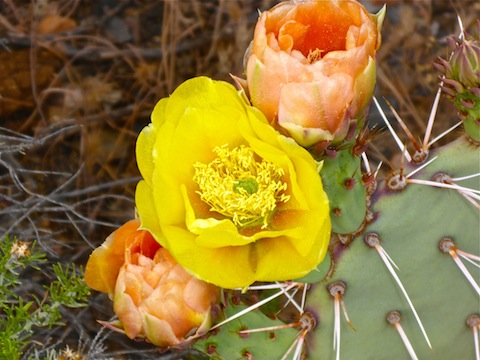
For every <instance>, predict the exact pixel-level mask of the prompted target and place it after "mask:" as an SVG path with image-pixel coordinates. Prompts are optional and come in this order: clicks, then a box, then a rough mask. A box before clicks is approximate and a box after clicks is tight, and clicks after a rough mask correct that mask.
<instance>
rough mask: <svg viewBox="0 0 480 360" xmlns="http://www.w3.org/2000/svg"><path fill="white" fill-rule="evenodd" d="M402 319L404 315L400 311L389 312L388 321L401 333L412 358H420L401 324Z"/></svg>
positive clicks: (415, 359)
mask: <svg viewBox="0 0 480 360" xmlns="http://www.w3.org/2000/svg"><path fill="white" fill-rule="evenodd" d="M401 320H402V317H401V315H400V313H399V312H398V311H390V312H389V313H388V314H387V322H388V323H389V324H391V325H393V326H395V328H396V329H397V331H398V333H399V334H400V337H401V338H402V341H403V344H404V345H405V347H406V348H407V351H408V353H409V354H410V357H411V358H412V360H418V357H417V355H416V354H415V351H414V350H413V346H412V344H411V343H410V341H409V340H408V337H407V334H405V331H403V328H402V325H400V321H401Z"/></svg>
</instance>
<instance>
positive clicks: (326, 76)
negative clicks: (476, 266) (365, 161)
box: [246, 0, 384, 146]
mask: <svg viewBox="0 0 480 360" xmlns="http://www.w3.org/2000/svg"><path fill="white" fill-rule="evenodd" d="M383 17H384V9H382V10H381V11H380V12H379V13H378V14H377V15H371V14H369V13H368V12H367V11H366V9H365V8H364V7H363V6H362V5H361V4H359V3H358V2H357V1H355V0H348V1H335V0H330V1H328V0H327V1H315V0H305V1H288V2H282V3H280V4H278V5H277V6H275V7H273V8H272V9H271V10H269V11H265V12H263V13H262V14H261V16H260V19H259V21H258V23H257V26H256V28H255V34H254V38H253V42H252V45H251V49H250V54H247V64H246V74H247V82H248V90H249V94H250V100H251V102H252V103H253V105H254V106H256V107H258V108H259V109H260V110H262V111H263V112H264V114H265V115H266V116H267V118H268V119H269V121H270V122H271V123H278V125H280V126H281V127H282V128H284V129H285V130H286V131H287V132H288V133H289V135H290V136H292V137H293V138H294V139H295V140H296V141H297V142H298V143H299V144H301V145H303V146H311V145H313V144H315V143H317V142H320V141H333V142H338V141H341V140H343V139H344V138H345V136H346V135H347V133H348V129H349V126H350V121H351V120H353V119H356V118H358V117H361V116H362V113H363V111H364V109H365V107H366V105H367V104H368V102H369V101H370V98H371V96H372V93H373V89H374V87H375V78H376V75H375V52H376V50H377V49H378V47H379V46H380V43H381V35H380V28H381V24H382V21H383Z"/></svg>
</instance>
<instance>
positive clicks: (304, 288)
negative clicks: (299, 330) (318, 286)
mask: <svg viewBox="0 0 480 360" xmlns="http://www.w3.org/2000/svg"><path fill="white" fill-rule="evenodd" d="M303 285H304V286H303V293H302V304H301V308H302V312H301V313H300V314H303V312H304V311H305V303H306V302H307V290H308V288H309V287H310V285H308V284H307V283H305V284H303Z"/></svg>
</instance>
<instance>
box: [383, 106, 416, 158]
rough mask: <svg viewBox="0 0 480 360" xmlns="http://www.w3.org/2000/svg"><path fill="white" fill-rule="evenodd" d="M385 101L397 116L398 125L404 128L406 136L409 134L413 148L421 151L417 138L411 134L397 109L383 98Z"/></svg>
mask: <svg viewBox="0 0 480 360" xmlns="http://www.w3.org/2000/svg"><path fill="white" fill-rule="evenodd" d="M383 100H384V101H385V102H386V103H387V105H388V107H389V108H390V110H391V111H392V113H393V116H395V119H397V121H398V123H399V124H400V126H401V127H402V129H403V131H405V134H407V137H408V138H409V140H410V141H411V142H412V145H413V147H414V148H415V149H416V150H417V151H421V147H420V145H418V143H417V141H416V140H415V138H414V137H413V134H412V133H411V131H410V130H409V129H408V127H407V125H406V124H405V122H404V121H403V120H402V118H401V117H400V115H398V113H397V111H396V110H395V108H394V107H393V106H392V104H390V102H389V101H388V100H387V99H385V98H383Z"/></svg>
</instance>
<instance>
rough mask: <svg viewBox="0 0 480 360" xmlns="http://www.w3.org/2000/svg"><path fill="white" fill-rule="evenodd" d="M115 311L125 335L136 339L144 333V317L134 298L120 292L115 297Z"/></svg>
mask: <svg viewBox="0 0 480 360" xmlns="http://www.w3.org/2000/svg"><path fill="white" fill-rule="evenodd" d="M113 309H114V311H115V313H116V314H117V316H118V318H119V320H120V322H121V323H122V325H123V329H124V330H125V334H126V335H127V336H128V337H129V338H130V339H134V338H136V337H137V336H139V335H141V333H142V315H141V312H140V310H139V309H138V307H137V306H136V305H135V303H134V302H133V300H132V298H131V297H130V296H129V295H127V294H125V293H123V292H119V293H118V294H117V295H115V299H114V302H113Z"/></svg>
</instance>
